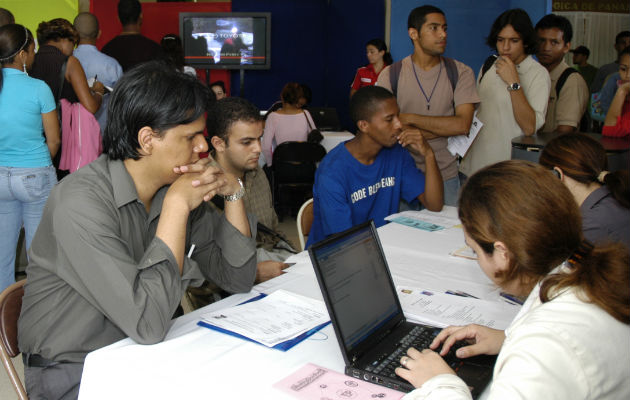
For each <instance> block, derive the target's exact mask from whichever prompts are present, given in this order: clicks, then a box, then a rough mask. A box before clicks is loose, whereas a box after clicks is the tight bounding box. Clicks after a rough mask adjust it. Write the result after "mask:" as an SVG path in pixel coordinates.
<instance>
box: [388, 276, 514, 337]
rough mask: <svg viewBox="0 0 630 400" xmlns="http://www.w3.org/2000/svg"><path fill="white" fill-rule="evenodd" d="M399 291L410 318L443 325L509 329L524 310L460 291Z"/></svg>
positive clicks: (439, 325) (411, 289) (406, 315)
mask: <svg viewBox="0 0 630 400" xmlns="http://www.w3.org/2000/svg"><path fill="white" fill-rule="evenodd" d="M396 290H397V292H398V298H399V299H400V303H401V305H402V308H403V313H404V314H405V317H407V319H408V320H410V321H413V322H417V323H421V324H426V325H431V326H436V327H439V328H444V327H447V326H449V325H468V324H478V325H484V326H487V327H489V328H494V329H505V328H507V327H508V326H509V325H510V323H511V322H512V320H513V319H514V317H515V316H516V314H517V313H518V311H519V310H520V309H521V306H519V305H512V304H508V303H506V302H500V301H489V300H481V299H477V298H474V297H470V295H468V297H465V296H463V295H460V294H446V293H441V292H436V291H430V290H422V289H417V288H410V287H400V286H399V287H397V288H396ZM453 292H457V291H453ZM457 293H463V292H457Z"/></svg>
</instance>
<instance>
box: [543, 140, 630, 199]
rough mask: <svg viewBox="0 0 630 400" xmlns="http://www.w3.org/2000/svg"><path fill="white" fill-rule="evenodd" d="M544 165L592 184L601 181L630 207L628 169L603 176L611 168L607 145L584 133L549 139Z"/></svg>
mask: <svg viewBox="0 0 630 400" xmlns="http://www.w3.org/2000/svg"><path fill="white" fill-rule="evenodd" d="M538 162H539V163H540V165H542V166H544V167H547V168H549V169H551V168H554V167H558V168H560V169H561V170H562V172H563V173H564V174H565V175H566V176H568V177H570V178H571V179H573V180H575V181H577V182H580V183H582V184H585V185H588V184H590V183H601V184H603V185H606V187H608V190H610V193H611V194H612V196H613V197H614V198H615V200H617V201H618V202H619V204H621V205H622V206H623V207H625V208H630V184H629V183H628V181H629V177H628V172H627V171H621V170H620V171H614V172H609V173H608V174H606V175H605V176H604V177H603V179H601V180H600V179H599V175H600V174H601V173H602V171H606V170H607V169H608V159H607V157H606V151H605V150H604V146H602V144H601V143H599V142H598V141H597V140H595V139H593V138H591V137H590V136H588V135H585V134H582V133H569V134H565V135H560V136H558V137H556V138H554V139H552V140H551V141H549V143H547V145H546V146H545V147H544V148H543V151H542V153H541V154H540V160H539V161H538Z"/></svg>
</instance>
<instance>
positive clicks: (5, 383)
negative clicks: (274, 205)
mask: <svg viewBox="0 0 630 400" xmlns="http://www.w3.org/2000/svg"><path fill="white" fill-rule="evenodd" d="M279 230H281V231H282V232H283V233H284V234H285V235H287V237H288V239H289V240H291V242H293V243H294V244H295V245H296V246H299V245H300V241H299V240H298V235H297V226H296V224H295V218H293V217H289V216H286V217H285V218H284V221H282V222H281V223H280V226H279ZM13 363H14V365H15V368H16V369H17V371H18V373H19V374H20V379H21V380H22V382H24V366H23V365H22V357H21V356H17V357H16V358H14V359H13ZM0 369H2V371H0V399H3V400H9V399H17V395H16V393H15V390H14V389H13V386H12V385H11V381H9V376H8V375H7V373H6V371H5V369H4V368H0Z"/></svg>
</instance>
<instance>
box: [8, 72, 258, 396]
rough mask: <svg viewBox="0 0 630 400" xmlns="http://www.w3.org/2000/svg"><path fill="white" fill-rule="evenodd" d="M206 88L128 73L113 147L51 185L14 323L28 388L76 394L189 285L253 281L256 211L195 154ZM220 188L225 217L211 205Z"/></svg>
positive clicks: (156, 336)
mask: <svg viewBox="0 0 630 400" xmlns="http://www.w3.org/2000/svg"><path fill="white" fill-rule="evenodd" d="M209 93H210V92H209V91H208V89H207V88H206V87H205V86H203V84H201V83H200V82H199V81H197V80H196V79H195V78H192V77H190V76H188V75H185V74H181V73H179V72H177V71H175V70H172V69H171V68H169V67H167V66H165V65H163V64H160V63H155V62H151V63H148V64H144V65H142V66H139V67H138V68H135V69H134V70H132V71H130V72H129V73H127V74H126V75H124V76H123V78H121V80H120V81H119V85H118V86H117V89H116V91H115V92H114V93H113V97H112V100H111V103H110V121H109V123H108V125H107V128H106V130H105V132H104V135H103V144H104V151H105V154H103V155H101V156H100V157H99V158H98V159H97V160H95V161H94V162H92V163H91V164H89V165H87V166H85V167H84V168H82V169H80V170H79V171H77V172H76V173H74V174H72V175H69V176H68V177H66V178H64V179H63V180H62V181H61V182H60V183H59V184H58V185H57V186H56V187H55V188H54V189H53V190H52V192H51V194H50V197H49V200H48V203H47V205H46V208H45V210H44V214H43V216H42V219H41V223H40V226H39V229H38V230H37V233H36V235H35V237H34V239H33V243H32V245H31V249H30V250H29V256H30V263H29V265H28V267H27V270H26V272H27V284H26V286H25V293H24V298H23V304H22V313H21V315H20V319H19V325H18V338H19V346H20V350H21V351H22V353H23V358H24V375H25V381H26V389H27V392H28V394H29V397H30V398H47V399H60V398H63V399H66V398H76V397H77V396H78V391H79V382H80V378H81V372H82V369H83V361H84V359H85V356H86V355H87V353H88V352H90V351H93V350H96V349H99V348H101V347H103V346H107V345H108V344H111V343H114V342H116V341H118V340H120V339H123V338H125V337H127V336H129V337H130V338H132V339H133V340H135V341H136V342H138V343H143V344H151V343H156V342H159V341H161V340H162V339H163V338H164V337H165V335H166V333H167V331H168V328H169V327H170V320H171V317H172V315H173V313H174V311H175V309H176V308H177V306H178V304H179V302H180V300H181V298H182V294H183V293H184V290H185V289H186V287H187V286H188V285H198V284H201V282H202V280H203V279H204V278H206V279H209V280H212V281H213V282H214V283H216V284H217V285H219V286H220V287H222V288H223V289H225V290H227V291H230V292H246V291H248V290H249V289H250V288H251V286H252V284H253V282H254V278H255V274H256V257H255V252H256V242H255V240H254V237H255V236H256V221H255V220H254V219H253V218H250V219H248V217H247V215H246V212H245V207H244V204H243V200H242V196H243V194H244V190H243V186H242V183H241V182H240V180H237V179H236V178H235V177H234V176H232V175H229V174H226V173H224V172H223V171H221V170H220V169H218V168H217V167H214V166H211V164H210V162H209V161H208V160H207V159H200V157H199V154H200V153H202V152H206V151H207V150H208V145H207V142H206V140H205V138H204V137H203V134H202V133H203V130H204V127H205V119H204V112H205V110H206V108H207V103H208V101H209V99H212V97H210V95H209ZM212 101H213V100H212ZM216 194H218V195H222V196H223V197H224V199H225V212H224V214H223V215H220V214H218V213H216V212H215V211H213V210H212V209H211V207H209V206H208V205H207V204H206V202H207V201H209V200H210V199H211V198H212V197H213V196H214V195H216Z"/></svg>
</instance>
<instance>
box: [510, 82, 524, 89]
mask: <svg viewBox="0 0 630 400" xmlns="http://www.w3.org/2000/svg"><path fill="white" fill-rule="evenodd" d="M520 88H521V85H519V84H518V83H517V82H514V83H513V84H511V85H510V86H508V89H509V90H519V89H520Z"/></svg>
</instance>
